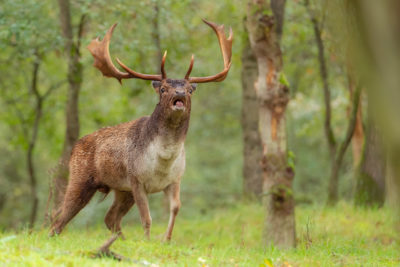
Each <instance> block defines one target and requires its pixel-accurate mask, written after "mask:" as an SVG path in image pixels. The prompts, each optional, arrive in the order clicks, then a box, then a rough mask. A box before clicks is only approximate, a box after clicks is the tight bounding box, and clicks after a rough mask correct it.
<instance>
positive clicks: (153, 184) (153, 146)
mask: <svg viewBox="0 0 400 267" xmlns="http://www.w3.org/2000/svg"><path fill="white" fill-rule="evenodd" d="M203 21H204V22H205V23H206V24H207V25H208V26H210V27H211V28H212V29H213V30H214V32H215V33H216V35H217V38H218V42H219V46H220V50H221V53H222V58H223V63H224V68H223V70H222V71H221V72H220V73H217V74H215V75H212V76H208V77H190V74H191V71H192V68H193V64H194V55H192V57H191V61H190V65H189V68H188V70H187V72H186V75H185V77H184V79H169V78H167V75H166V72H165V69H164V64H165V60H166V56H167V52H166V51H165V53H164V56H163V57H162V61H161V68H160V69H161V74H142V73H139V72H136V71H134V70H132V69H130V68H129V67H127V66H126V65H125V64H124V63H123V62H122V61H120V60H119V59H118V58H117V59H116V61H117V62H118V64H119V65H120V66H121V67H122V68H123V69H124V70H125V71H121V70H119V69H118V68H117V67H116V66H115V65H114V63H113V62H112V60H111V56H110V51H109V45H110V40H111V37H112V34H113V31H114V29H115V27H116V26H117V24H114V25H112V26H111V27H110V28H109V30H108V31H107V32H106V34H105V36H104V38H103V40H101V41H100V39H99V38H98V37H97V38H96V39H94V40H92V41H91V42H90V44H89V45H88V49H89V51H90V52H91V54H92V55H93V57H94V64H93V65H94V67H96V68H97V69H99V70H100V71H101V73H102V74H103V76H106V77H110V78H115V79H117V80H118V81H119V82H120V83H122V80H123V79H135V78H136V79H142V80H149V81H152V82H151V84H152V87H153V88H154V89H155V92H156V93H157V94H158V96H159V102H158V104H157V105H156V107H155V109H154V111H153V113H152V114H151V115H150V116H145V117H141V118H139V119H136V120H133V121H130V122H126V123H122V124H119V125H117V126H113V127H105V128H102V129H99V130H97V131H95V132H94V133H91V134H89V135H86V136H84V137H83V138H81V139H80V140H79V141H77V143H76V144H75V146H74V147H73V150H72V152H71V155H70V160H69V182H68V185H67V188H66V192H65V195H64V201H63V203H62V205H61V208H60V211H59V212H58V216H57V218H56V220H55V221H54V223H53V224H52V226H51V229H50V234H49V235H50V236H53V235H55V234H56V235H59V234H60V233H61V232H62V230H63V229H64V227H65V226H66V225H67V223H68V222H69V221H70V220H71V219H72V218H73V217H74V216H75V215H76V214H78V212H79V211H80V210H81V209H82V208H83V207H85V206H86V205H87V204H88V203H89V201H90V200H91V198H92V197H93V195H94V194H95V193H96V191H100V192H102V193H105V194H108V193H109V192H110V191H114V202H113V204H112V205H111V207H110V209H109V210H108V212H107V214H106V217H105V219H104V221H105V224H106V226H107V228H108V229H109V230H110V231H111V233H113V234H115V235H113V237H112V238H111V239H110V240H109V241H107V242H106V244H105V245H104V246H103V248H104V247H105V248H106V249H108V246H109V245H110V243H112V242H113V241H114V240H115V239H116V238H117V237H118V236H123V235H122V231H121V220H122V218H123V217H124V216H125V215H126V214H127V212H128V211H129V210H130V209H131V208H132V206H133V205H134V204H135V203H136V205H137V208H138V210H139V215H140V218H141V223H142V226H143V229H144V234H145V237H146V238H147V239H149V238H150V228H151V223H152V218H151V215H150V210H149V204H148V198H147V196H148V195H149V194H153V193H157V192H161V191H163V192H164V194H165V195H166V197H167V199H168V201H169V207H170V208H169V213H170V214H169V222H168V226H167V230H166V232H165V234H164V237H163V239H164V240H166V241H169V240H171V236H172V231H173V228H174V223H175V218H176V216H177V214H178V212H179V209H180V207H181V201H180V183H181V179H182V176H183V174H184V170H185V148H184V143H185V138H186V134H187V132H188V127H189V119H190V112H191V97H192V94H193V92H194V91H195V90H196V88H197V84H198V83H208V82H221V81H223V80H225V78H226V77H227V75H228V72H229V70H230V67H231V56H232V42H233V31H232V28H230V30H229V37H226V35H225V29H224V25H218V24H215V23H213V22H210V21H207V20H205V19H203Z"/></svg>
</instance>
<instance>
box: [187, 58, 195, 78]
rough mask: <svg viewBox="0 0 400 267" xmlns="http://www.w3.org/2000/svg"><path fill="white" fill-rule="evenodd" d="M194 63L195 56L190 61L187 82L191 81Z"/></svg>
mask: <svg viewBox="0 0 400 267" xmlns="http://www.w3.org/2000/svg"><path fill="white" fill-rule="evenodd" d="M193 63H194V55H192V58H191V59H190V65H189V69H188V71H187V72H186V75H185V80H189V76H190V73H191V72H192V69H193Z"/></svg>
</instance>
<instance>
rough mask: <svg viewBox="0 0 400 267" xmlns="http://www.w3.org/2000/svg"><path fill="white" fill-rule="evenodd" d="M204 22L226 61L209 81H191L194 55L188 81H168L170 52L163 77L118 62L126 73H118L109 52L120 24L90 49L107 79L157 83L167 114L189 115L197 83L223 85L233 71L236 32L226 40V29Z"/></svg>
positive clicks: (162, 70)
mask: <svg viewBox="0 0 400 267" xmlns="http://www.w3.org/2000/svg"><path fill="white" fill-rule="evenodd" d="M203 21H204V22H205V23H206V24H207V25H209V26H210V27H211V28H212V29H213V30H214V31H215V33H216V34H217V37H218V41H219V45H220V48H221V52H222V56H223V60H224V69H223V70H222V71H221V72H220V73H218V74H215V75H212V76H208V77H190V73H191V71H192V68H193V63H194V56H193V55H192V59H191V61H190V65H189V69H188V71H187V72H186V75H185V77H184V78H183V79H179V80H174V79H168V78H167V74H166V72H165V69H164V64H165V59H166V56H167V52H165V53H164V56H163V58H162V61H161V68H160V69H161V74H142V73H139V72H136V71H134V70H131V69H130V68H128V67H127V66H126V65H125V64H123V63H122V62H121V61H120V60H119V59H118V58H117V62H118V64H119V65H120V66H121V67H122V68H123V69H124V70H125V71H126V72H122V71H120V70H118V69H117V68H116V67H115V65H114V64H113V62H112V60H111V57H110V51H109V45H110V39H111V36H112V33H113V31H114V29H115V27H116V26H117V24H114V25H113V26H111V28H110V29H109V30H108V31H107V33H106V35H105V37H104V38H103V40H102V41H100V40H99V38H96V39H94V40H92V41H91V43H90V44H89V46H88V49H89V50H90V52H91V53H92V55H93V57H94V59H95V61H94V66H95V67H96V68H98V69H99V70H100V71H101V72H102V73H103V75H104V76H107V77H114V78H116V79H117V80H118V81H119V82H120V83H121V81H122V79H131V78H138V79H143V80H151V81H153V82H152V85H153V87H154V89H155V90H156V92H157V93H158V94H159V96H160V102H159V105H160V106H161V107H162V108H163V110H164V111H165V112H166V113H168V114H174V115H179V114H189V113H190V107H191V96H192V94H193V92H194V90H195V89H196V86H197V83H207V82H220V81H223V80H224V79H225V78H226V76H227V75H228V72H229V69H230V67H231V56H232V41H233V33H232V29H230V34H229V37H228V38H226V36H225V32H224V25H217V24H215V23H213V22H209V21H206V20H203Z"/></svg>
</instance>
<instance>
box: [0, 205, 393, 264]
mask: <svg viewBox="0 0 400 267" xmlns="http://www.w3.org/2000/svg"><path fill="white" fill-rule="evenodd" d="M296 220H297V221H296V222H297V239H298V245H297V248H296V249H290V250H286V251H282V250H278V249H276V248H274V247H268V248H266V247H263V246H262V242H261V229H262V225H263V209H262V206H261V205H257V204H239V205H238V206H236V207H232V208H227V209H220V210H215V211H213V212H212V213H211V214H209V215H207V216H200V215H198V216H197V217H192V218H185V214H182V215H181V216H178V220H177V223H176V226H175V231H174V234H173V241H172V242H171V243H170V244H167V243H162V242H160V239H161V235H162V233H163V232H164V230H165V227H166V223H167V221H166V220H165V221H162V222H161V221H160V222H159V221H157V222H154V220H153V227H152V238H151V240H150V241H146V240H145V239H144V237H143V231H142V229H141V227H140V225H139V223H135V224H132V223H131V222H129V223H128V222H125V223H123V230H124V234H125V236H126V240H117V241H116V242H115V243H114V244H113V246H112V247H111V248H112V250H113V251H115V252H117V253H119V254H122V255H124V256H125V257H128V258H130V259H132V261H123V262H117V261H115V260H113V259H110V258H96V259H94V258H91V255H92V253H93V252H94V251H95V250H96V249H97V248H98V247H99V246H100V245H101V244H102V243H103V242H104V241H105V240H106V239H108V237H109V236H110V234H109V233H108V231H106V228H105V226H104V225H102V224H99V225H91V226H88V227H87V228H86V229H83V228H77V227H69V228H68V227H67V228H66V230H65V231H64V232H63V233H62V234H61V235H60V236H58V237H55V238H48V237H47V232H48V230H47V229H43V230H38V231H34V232H33V233H31V234H28V232H27V231H22V232H19V233H12V232H2V233H0V266H1V265H3V264H4V265H6V266H55V265H57V266H59V265H63V266H117V265H118V266H132V265H133V266H146V265H147V266H400V239H399V233H398V232H396V231H395V230H394V227H393V219H392V217H391V214H390V212H389V211H388V210H386V209H354V208H353V207H352V206H350V205H349V204H346V203H340V204H339V205H338V206H337V207H335V208H329V209H323V208H321V207H316V206H299V207H297V209H296Z"/></svg>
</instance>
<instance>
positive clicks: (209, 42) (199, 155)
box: [0, 0, 400, 229]
mask: <svg viewBox="0 0 400 267" xmlns="http://www.w3.org/2000/svg"><path fill="white" fill-rule="evenodd" d="M59 2H60V3H61V2H63V1H59ZM330 2H331V3H332V2H335V1H330ZM0 3H1V4H0V103H1V104H0V118H1V123H0V158H1V160H0V214H1V216H0V228H2V229H9V228H14V229H20V228H21V227H24V226H26V225H27V224H29V222H30V221H31V222H32V220H34V221H35V222H36V225H41V224H42V223H43V222H44V218H45V213H46V210H47V209H48V208H49V207H48V204H49V201H48V199H49V192H50V191H51V189H52V188H53V189H54V186H55V184H54V181H53V178H54V177H55V176H56V175H57V172H58V171H59V170H57V164H58V162H59V161H60V158H61V157H62V154H63V151H64V152H65V147H66V143H65V135H66V120H65V114H66V112H72V111H71V110H69V107H71V106H70V104H71V103H69V104H67V99H68V98H69V97H71V95H70V94H71V86H77V88H78V89H77V88H75V89H76V90H75V93H76V94H79V102H78V107H79V137H82V136H84V135H86V134H89V133H91V132H93V131H95V130H97V129H99V128H101V127H105V126H112V125H116V124H119V123H121V122H126V121H129V120H132V119H135V118H138V117H140V116H143V115H148V114H151V112H152V111H153V108H154V106H155V105H156V103H157V101H158V96H157V95H156V94H155V93H154V91H153V89H152V87H151V85H150V83H149V82H146V81H142V80H129V81H124V82H123V84H122V86H121V85H120V84H119V83H118V82H117V81H116V80H114V79H107V78H104V77H102V75H101V74H100V73H99V71H98V70H97V69H95V68H94V67H93V66H92V64H93V58H92V56H91V55H90V53H89V51H88V50H87V49H86V46H87V45H88V44H89V42H90V40H92V39H93V38H95V37H97V36H100V37H103V36H104V34H105V32H106V30H107V29H108V28H109V27H110V26H111V25H112V24H113V23H115V22H118V27H117V28H116V30H115V32H114V36H113V40H112V42H111V47H110V50H111V55H112V57H113V59H114V58H115V57H118V58H120V59H122V60H123V61H124V62H125V63H126V64H128V65H129V66H131V67H132V68H133V69H135V70H137V71H139V72H142V73H155V72H156V73H158V71H159V70H158V68H159V62H160V58H161V54H162V51H164V50H168V57H167V62H166V70H167V73H168V76H169V77H174V78H178V79H179V78H183V76H184V72H185V71H186V69H187V66H188V64H189V60H190V56H191V54H192V53H193V54H195V56H196V58H195V65H194V70H193V75H194V76H207V75H211V74H215V73H217V72H219V71H220V70H221V68H222V57H221V55H220V51H219V47H218V42H217V40H216V38H215V35H214V33H213V32H212V30H211V29H210V28H209V27H207V26H206V25H205V24H204V23H203V22H202V21H201V18H206V19H208V20H211V21H215V22H217V23H220V24H222V23H223V24H225V25H226V26H231V27H232V29H233V32H234V36H235V37H234V39H235V40H234V44H233V55H232V57H233V59H232V61H233V63H232V67H231V70H230V73H229V75H228V78H227V79H226V80H225V81H223V82H222V83H209V84H200V85H199V86H198V89H197V90H196V92H195V93H194V96H193V98H192V101H193V104H192V117H191V124H190V129H189V134H188V137H187V141H186V155H187V163H186V166H187V167H186V172H185V176H184V179H183V181H182V196H181V199H182V203H183V205H182V210H181V214H183V215H182V216H191V214H206V213H208V212H209V211H210V210H212V209H215V208H221V207H226V208H229V207H231V206H234V205H235V204H237V203H238V202H240V201H243V200H246V201H254V200H255V201H258V200H257V199H259V197H260V193H261V192H260V188H261V187H260V186H259V185H255V186H254V181H253V182H251V181H250V182H249V181H248V180H246V179H257V178H254V177H261V170H260V166H259V162H260V158H261V157H260V156H257V155H261V150H260V148H261V146H256V145H254V143H252V144H250V148H249V147H247V148H245V147H246V142H250V141H249V139H252V140H253V139H254V138H256V139H257V134H258V133H257V119H256V117H257V115H256V114H257V100H256V99H255V95H254V93H251V92H250V93H249V92H248V91H245V89H246V82H245V81H244V79H242V77H249V76H250V75H253V76H254V75H257V70H256V65H255V64H256V63H255V59H254V56H252V55H251V54H249V53H250V47H249V41H248V33H247V31H246V30H245V26H244V18H245V16H246V4H247V3H246V1H239V0H234V1H227V0H220V1H212V2H210V1H207V0H195V1H194V0H184V1H173V0H165V1H158V0H140V1H126V0H114V1H112V3H111V2H110V1H105V0H97V1H89V0H73V1H70V14H71V17H70V19H71V23H70V25H69V26H70V32H69V34H70V37H71V36H72V38H70V39H68V38H66V36H67V37H68V30H66V29H65V25H62V23H61V22H60V18H61V20H62V19H63V16H62V15H60V7H59V3H58V2H57V1H50V0H43V1H36V0H2V1H1V2H0ZM334 8H335V6H334V5H333V6H329V1H310V2H309V1H301V0H297V1H287V3H286V6H285V15H284V23H283V34H282V38H281V41H280V44H281V50H282V55H283V72H282V74H281V76H280V77H279V81H280V82H281V83H282V84H285V85H286V86H287V87H288V88H289V90H290V101H289V104H288V106H287V110H286V125H287V130H286V133H287V140H288V141H287V142H288V161H289V165H290V166H291V167H292V168H293V169H294V172H295V178H294V182H293V183H294V184H293V191H294V198H295V201H296V203H297V204H298V205H312V204H314V205H324V204H325V203H327V201H328V200H329V199H330V200H331V201H328V202H329V203H330V204H334V203H335V202H336V201H337V200H339V201H346V202H350V203H353V202H355V203H356V204H357V203H358V204H361V205H364V204H366V205H372V206H377V207H379V206H381V205H382V204H383V202H384V199H385V192H386V191H387V190H385V183H387V182H385V177H386V175H385V170H386V166H387V164H386V163H385V161H384V158H385V157H384V156H385V155H384V154H385V153H384V152H382V150H381V147H382V146H381V145H380V143H379V140H380V138H379V136H380V132H379V131H378V133H376V127H375V126H372V124H371V118H370V116H369V115H368V114H369V110H370V105H369V101H368V97H367V94H366V92H365V90H364V89H365V88H362V87H363V86H362V85H360V84H359V83H358V82H357V81H358V80H359V79H358V78H357V75H354V74H353V69H355V68H357V66H356V65H355V63H352V60H351V59H350V58H351V57H350V55H353V54H354V53H353V52H352V51H351V49H347V47H348V45H347V43H348V41H347V39H346V34H347V37H348V35H351V33H343V31H342V28H341V27H342V26H343V25H341V24H340V23H337V24H336V23H335V19H338V18H339V20H340V16H339V15H338V18H335V17H333V16H331V15H332V10H334ZM63 27H64V28H63ZM338 32H341V33H342V34H338ZM66 50H67V51H71V53H68V52H66ZM252 57H253V58H252ZM71 64H72V65H73V64H75V65H74V67H73V68H72V69H73V71H72V72H71ZM352 64H353V65H352ZM69 65H70V69H69ZM254 71H255V72H254ZM254 73H255V74H254ZM71 84H72V85H71ZM250 84H252V83H250ZM79 87H80V88H79ZM357 88H360V90H361V93H360V97H359V109H358V112H357V115H356V116H352V114H353V113H352V112H351V111H352V109H354V104H355V103H356V102H357V101H358V100H354V98H355V97H354V96H356V97H357V96H358V94H357V93H356V92H359V91H360V90H358V89H357ZM251 90H254V88H252V89H251ZM327 92H328V95H329V96H330V99H329V98H328V102H329V107H330V112H331V118H330V122H329V127H330V128H329V127H328V129H327V119H326V116H325V115H326V112H325V111H326V107H327V102H326V101H327V95H326V93H327ZM72 106H73V104H72ZM394 115H395V116H394V117H395V118H394V119H395V120H396V119H397V120H398V117H399V115H400V114H398V113H397V114H394ZM72 120H73V118H72ZM349 125H350V126H351V127H354V129H352V130H353V131H351V133H352V134H351V136H350V137H351V138H352V143H350V144H349V146H348V149H345V147H344V146H345V145H347V144H345V143H346V136H347V135H346V133H348V131H349V130H348V128H349ZM75 126H77V125H75ZM351 127H350V128H351ZM75 130H77V129H75ZM327 132H328V134H327ZM375 135H376V136H375ZM371 136H372V137H371ZM331 137H332V138H333V139H330V138H331ZM365 140H369V141H368V142H374V143H373V144H372V145H371V146H370V150H371V151H372V152H366V151H367V149H366V147H367V146H366V145H364V142H365ZM371 140H372V141H371ZM258 142H259V141H258ZM376 142H378V144H376ZM342 149H343V150H344V151H342ZM370 150H368V151H370ZM249 151H250V152H249ZM341 152H343V155H342V159H339V161H340V162H339V163H338V162H337V161H338V160H337V159H338V156H337V154H340V153H341ZM249 153H250V155H255V158H253V159H250V162H247V161H246V157H247V156H249ZM339 157H341V156H339ZM366 160H370V161H367V163H365V164H364V165H362V164H361V165H360V161H364V162H365V161H366ZM249 164H250V165H249ZM335 164H336V165H335ZM337 165H338V166H337ZM332 166H336V167H337V168H336V170H337V173H338V177H339V179H338V187H337V188H338V195H337V196H338V197H337V198H336V197H335V193H334V192H333V193H332V184H331V185H330V179H331V178H330V177H331V172H332V170H333V169H335V168H334V167H332ZM362 166H364V167H365V166H366V168H367V170H366V171H365V170H364V169H363V167H362ZM368 167H371V168H372V169H373V170H372V172H371V171H370V170H368ZM365 173H366V174H365ZM371 173H372V174H371ZM250 176H251V177H250ZM365 176H368V177H367V178H365ZM246 177H247V178H246ZM249 177H250V178H249ZM371 177H372V178H371ZM258 179H260V178H258ZM363 179H364V180H363ZM368 179H369V180H368ZM360 181H361V182H360ZM255 183H257V182H255ZM259 183H260V182H259ZM331 183H332V182H331ZM333 184H334V182H333ZM333 186H335V184H334V185H333ZM363 186H364V187H363ZM393 188H395V187H393ZM333 191H334V190H333ZM364 192H372V193H368V194H370V195H368V196H366V195H365V194H364ZM332 194H333V195H332ZM254 195H255V197H254ZM328 196H329V197H328ZM55 198H56V196H55V195H54V194H52V201H53V200H54V199H55ZM35 199H37V202H36V200H35ZM100 199H101V195H100V194H98V195H96V197H95V199H93V200H92V201H91V203H90V205H89V207H87V208H85V209H84V210H83V211H82V212H81V213H80V214H79V215H78V216H77V217H76V218H75V219H74V220H73V224H75V225H80V226H86V225H90V224H93V223H94V222H99V221H102V220H103V217H104V215H105V213H106V209H108V207H109V206H110V205H111V201H112V197H108V198H107V199H106V200H105V201H103V202H99V201H100ZM162 201H163V200H162V195H161V194H157V195H154V196H151V198H150V205H151V211H152V216H153V219H157V217H161V216H165V212H164V210H163V205H161V203H162ZM35 203H38V207H37V211H36V212H37V215H36V218H35V216H34V217H32V216H33V215H32V206H34V205H35ZM136 216H138V213H137V212H136V210H135V211H134V212H130V213H129V214H128V216H127V219H125V221H129V220H132V219H133V218H134V217H136ZM135 220H136V219H135Z"/></svg>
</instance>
